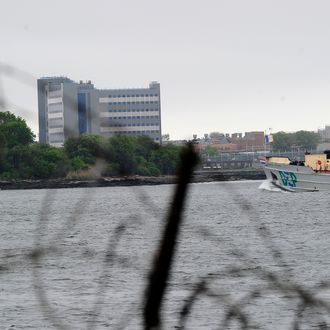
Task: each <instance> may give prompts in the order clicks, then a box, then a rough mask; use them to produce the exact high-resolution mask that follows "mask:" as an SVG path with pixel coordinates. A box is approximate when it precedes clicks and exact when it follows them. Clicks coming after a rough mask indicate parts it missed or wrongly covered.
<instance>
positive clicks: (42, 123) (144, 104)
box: [38, 77, 161, 146]
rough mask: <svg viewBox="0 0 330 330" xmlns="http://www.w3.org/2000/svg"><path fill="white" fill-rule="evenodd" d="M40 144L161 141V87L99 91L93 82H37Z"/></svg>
mask: <svg viewBox="0 0 330 330" xmlns="http://www.w3.org/2000/svg"><path fill="white" fill-rule="evenodd" d="M38 113H39V142H40V143H49V144H50V145H53V146H62V145H63V143H64V142H65V140H66V139H67V138H69V137H77V136H79V135H81V134H97V135H102V136H105V137H108V136H112V135H114V134H125V135H133V136H139V135H147V136H149V137H151V138H152V139H153V140H154V141H157V142H161V105H160V84H159V83H157V82H152V83H150V84H149V88H134V89H102V90H101V89H96V88H95V87H94V85H93V84H92V83H91V81H87V82H83V81H80V82H79V83H77V82H74V81H73V80H71V79H69V78H67V77H45V78H40V79H38Z"/></svg>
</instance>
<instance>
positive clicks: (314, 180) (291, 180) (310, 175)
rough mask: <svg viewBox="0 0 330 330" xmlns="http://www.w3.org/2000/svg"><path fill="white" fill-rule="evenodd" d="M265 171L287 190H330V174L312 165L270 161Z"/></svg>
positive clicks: (273, 180)
mask: <svg viewBox="0 0 330 330" xmlns="http://www.w3.org/2000/svg"><path fill="white" fill-rule="evenodd" d="M264 171H265V174H266V177H267V179H268V180H270V181H271V182H272V183H273V184H274V185H275V186H277V187H279V188H281V189H283V190H286V191H323V190H329V191H330V174H328V173H321V172H315V171H314V170H313V169H311V168H310V167H306V166H296V165H281V164H271V163H270V164H266V165H265V167H264Z"/></svg>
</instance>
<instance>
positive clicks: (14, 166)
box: [2, 143, 69, 179]
mask: <svg viewBox="0 0 330 330" xmlns="http://www.w3.org/2000/svg"><path fill="white" fill-rule="evenodd" d="M68 168H69V166H68V162H67V158H66V155H65V152H64V150H63V149H62V148H55V147H52V146H49V145H46V144H39V143H35V144H31V145H25V146H24V145H18V146H16V147H14V148H12V149H10V150H9V151H8V154H7V157H6V161H5V168H4V172H3V173H2V177H5V178H9V179H48V178H57V177H63V176H65V174H66V172H67V171H68Z"/></svg>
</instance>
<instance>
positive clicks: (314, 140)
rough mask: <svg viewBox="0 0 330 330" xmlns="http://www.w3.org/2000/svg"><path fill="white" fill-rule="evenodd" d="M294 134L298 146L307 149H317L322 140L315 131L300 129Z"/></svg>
mask: <svg viewBox="0 0 330 330" xmlns="http://www.w3.org/2000/svg"><path fill="white" fill-rule="evenodd" d="M294 135H295V144H296V146H297V147H300V148H302V149H305V150H314V149H316V146H317V144H318V143H319V141H320V136H319V135H318V134H317V133H315V132H308V131H298V132H296V133H295V134H294Z"/></svg>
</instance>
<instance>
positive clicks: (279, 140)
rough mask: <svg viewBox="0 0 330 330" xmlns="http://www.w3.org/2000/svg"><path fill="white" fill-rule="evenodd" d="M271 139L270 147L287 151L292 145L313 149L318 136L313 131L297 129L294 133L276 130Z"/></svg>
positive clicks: (317, 141)
mask: <svg viewBox="0 0 330 330" xmlns="http://www.w3.org/2000/svg"><path fill="white" fill-rule="evenodd" d="M273 139H274V141H273V142H272V148H273V150H275V151H288V150H291V148H292V147H298V148H301V149H305V150H313V149H315V148H316V146H317V144H318V143H319V140H320V137H319V135H318V134H317V133H314V132H309V131H298V132H295V133H285V132H278V133H275V134H273Z"/></svg>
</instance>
